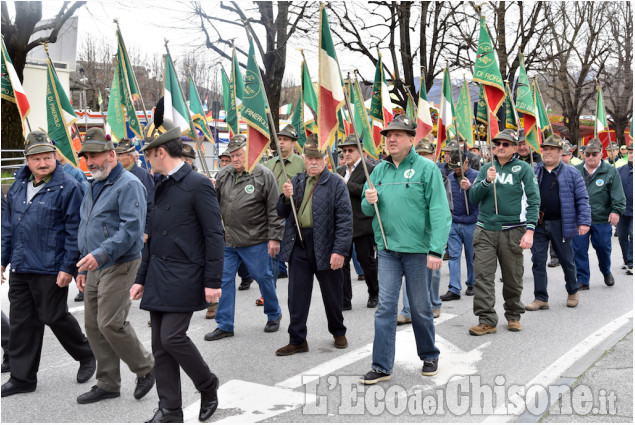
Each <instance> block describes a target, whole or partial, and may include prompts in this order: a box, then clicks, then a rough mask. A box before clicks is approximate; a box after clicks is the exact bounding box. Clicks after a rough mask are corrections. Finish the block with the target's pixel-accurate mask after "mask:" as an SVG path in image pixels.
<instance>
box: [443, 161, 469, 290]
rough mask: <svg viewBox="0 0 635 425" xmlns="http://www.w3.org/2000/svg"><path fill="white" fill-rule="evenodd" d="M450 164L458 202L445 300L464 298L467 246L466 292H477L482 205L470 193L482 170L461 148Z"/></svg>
mask: <svg viewBox="0 0 635 425" xmlns="http://www.w3.org/2000/svg"><path fill="white" fill-rule="evenodd" d="M461 163H462V164H461ZM449 166H450V168H452V172H451V173H450V175H449V176H448V179H449V181H450V184H451V187H452V202H453V204H454V210H453V211H452V227H451V228H450V237H449V238H448V253H449V254H450V261H449V263H448V266H449V268H450V285H449V288H448V292H447V293H446V294H445V295H442V296H441V301H452V300H458V299H460V298H461V251H463V247H465V264H466V268H467V280H466V281H465V285H466V286H467V289H466V291H465V295H468V296H472V295H474V246H473V245H472V244H473V239H474V230H475V229H476V219H477V218H478V204H473V203H471V202H470V201H469V196H470V186H472V183H474V180H476V177H477V176H478V172H477V171H475V170H473V169H472V168H470V166H469V160H468V158H467V157H466V156H464V155H463V152H462V151H460V150H459V149H454V150H452V151H451V152H450V162H449ZM461 167H462V168H463V170H462V171H461Z"/></svg>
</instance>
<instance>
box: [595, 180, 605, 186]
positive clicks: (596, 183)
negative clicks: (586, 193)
mask: <svg viewBox="0 0 635 425" xmlns="http://www.w3.org/2000/svg"><path fill="white" fill-rule="evenodd" d="M595 185H596V186H604V180H602V179H598V180H597V181H596V182H595Z"/></svg>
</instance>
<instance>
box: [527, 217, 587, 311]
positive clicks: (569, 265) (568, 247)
mask: <svg viewBox="0 0 635 425" xmlns="http://www.w3.org/2000/svg"><path fill="white" fill-rule="evenodd" d="M549 242H551V247H552V248H553V250H554V251H555V252H556V255H557V256H558V260H559V261H560V266H562V271H564V281H565V287H566V288H567V293H569V295H572V294H575V293H576V292H578V284H577V282H576V273H575V256H574V254H573V244H572V242H571V239H567V240H564V239H563V238H562V220H545V222H544V223H543V224H539V225H537V226H536V231H535V232H534V245H533V246H532V247H531V261H532V263H533V266H532V267H531V271H532V272H533V274H534V297H535V298H536V299H537V300H540V301H544V302H547V301H549V295H548V294H547V247H548V246H549Z"/></svg>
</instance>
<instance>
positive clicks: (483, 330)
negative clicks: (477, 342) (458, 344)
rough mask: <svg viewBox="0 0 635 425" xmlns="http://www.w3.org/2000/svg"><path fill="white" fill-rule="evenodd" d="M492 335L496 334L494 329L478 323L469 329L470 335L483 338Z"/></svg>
mask: <svg viewBox="0 0 635 425" xmlns="http://www.w3.org/2000/svg"><path fill="white" fill-rule="evenodd" d="M493 333H496V327H495V326H490V325H486V324H485V323H479V324H478V325H476V326H472V327H471V328H470V335H475V336H483V335H487V334H493Z"/></svg>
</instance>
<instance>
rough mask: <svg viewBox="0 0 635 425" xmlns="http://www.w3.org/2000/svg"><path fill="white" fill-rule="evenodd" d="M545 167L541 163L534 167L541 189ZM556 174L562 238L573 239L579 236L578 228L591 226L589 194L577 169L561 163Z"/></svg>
mask: <svg viewBox="0 0 635 425" xmlns="http://www.w3.org/2000/svg"><path fill="white" fill-rule="evenodd" d="M543 165H544V163H540V165H539V164H535V166H534V171H535V173H536V178H537V179H538V186H539V187H540V183H541V182H542V176H543V173H544V171H545V168H544V166H543ZM555 173H556V174H557V176H558V195H559V196H560V214H561V216H562V218H561V220H562V236H563V237H564V238H565V239H571V238H573V237H574V236H577V235H578V226H583V225H584V226H591V206H590V205H589V193H588V192H587V190H586V185H585V184H584V180H583V178H582V175H581V174H580V172H579V171H578V170H577V169H576V168H575V167H573V166H571V165H567V164H565V163H564V162H562V161H560V165H558V167H557V168H556V170H555Z"/></svg>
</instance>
